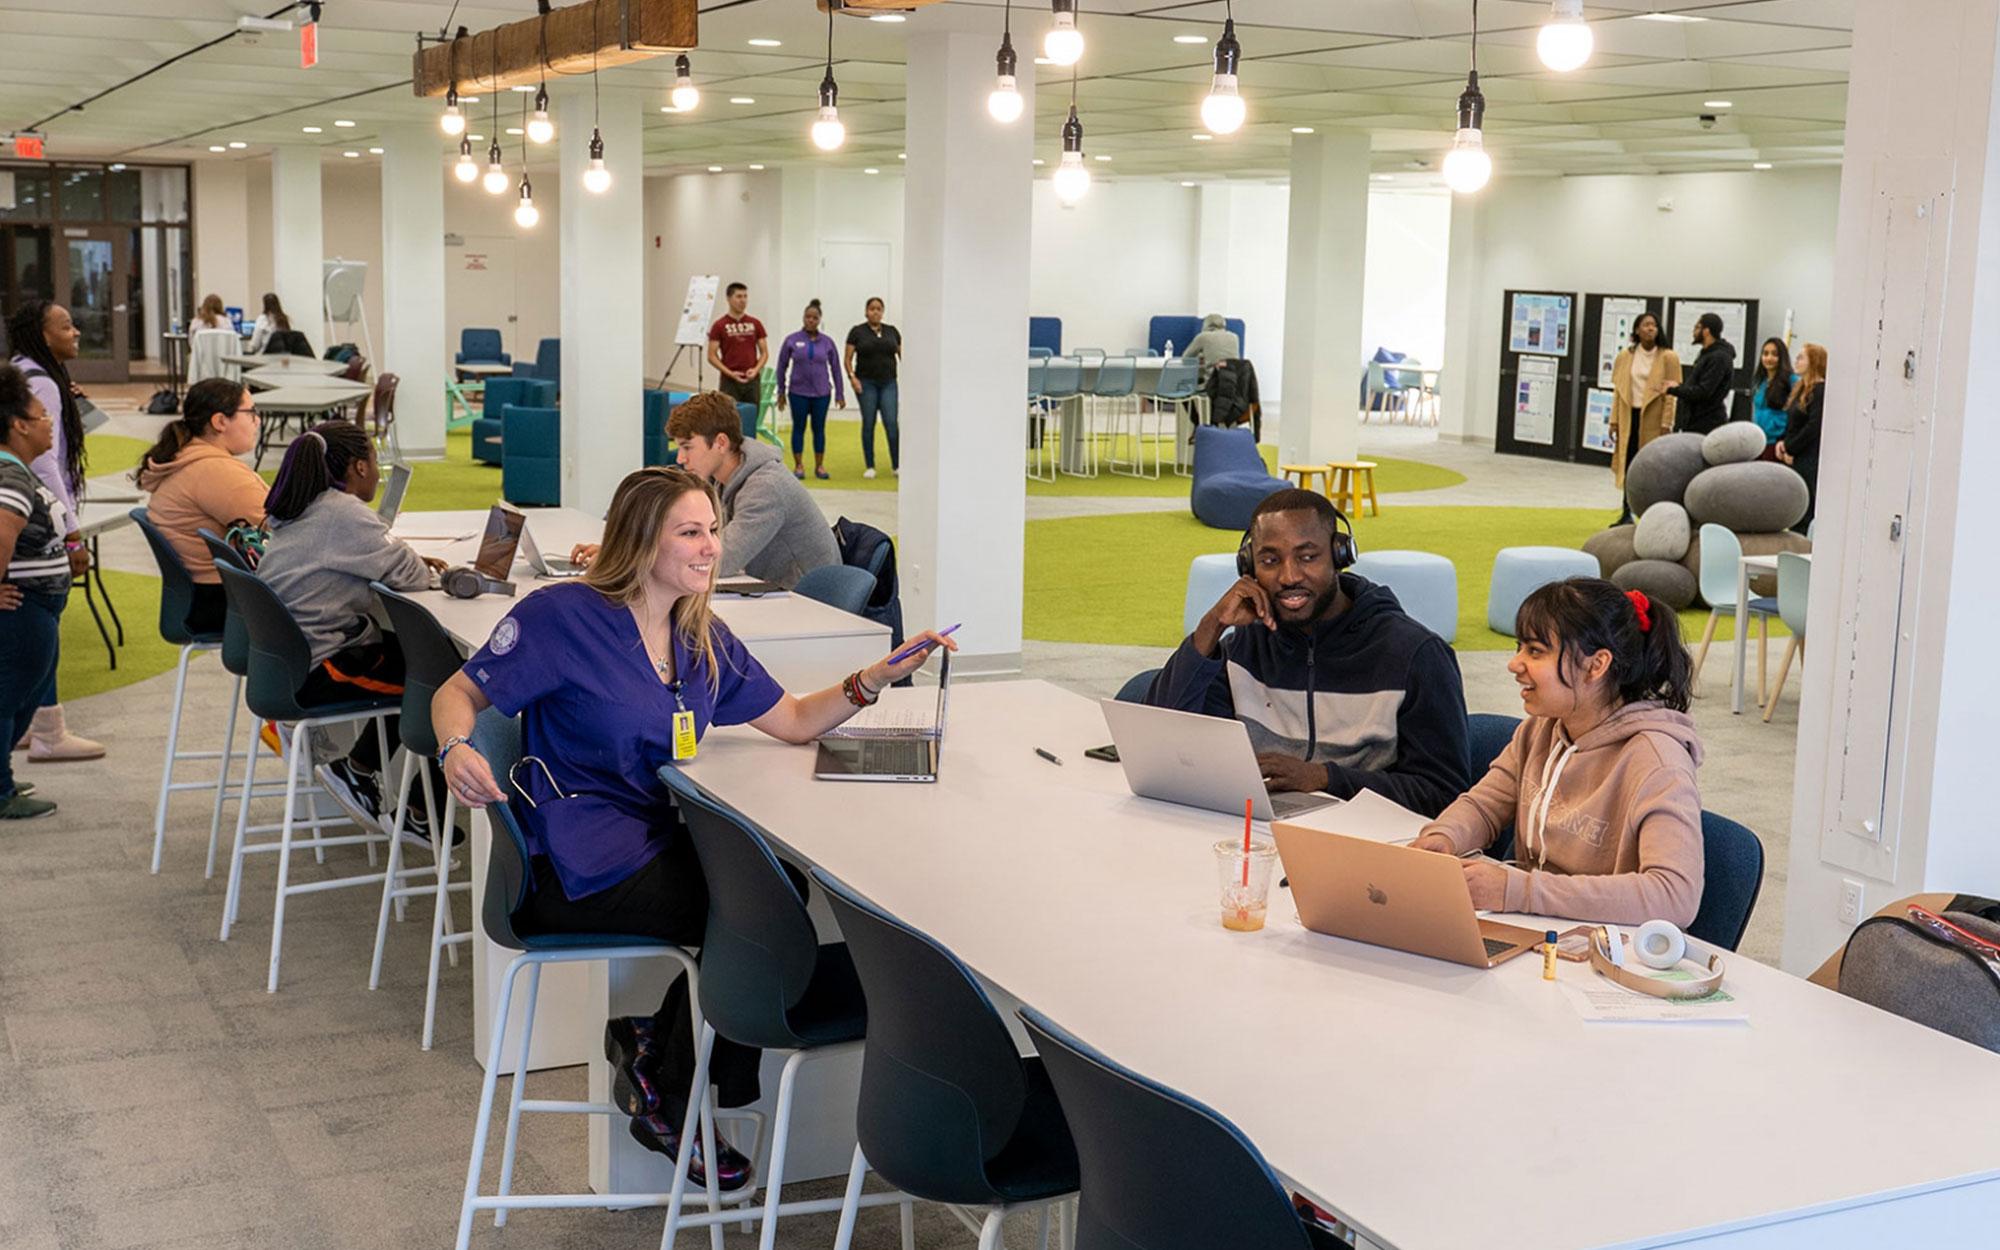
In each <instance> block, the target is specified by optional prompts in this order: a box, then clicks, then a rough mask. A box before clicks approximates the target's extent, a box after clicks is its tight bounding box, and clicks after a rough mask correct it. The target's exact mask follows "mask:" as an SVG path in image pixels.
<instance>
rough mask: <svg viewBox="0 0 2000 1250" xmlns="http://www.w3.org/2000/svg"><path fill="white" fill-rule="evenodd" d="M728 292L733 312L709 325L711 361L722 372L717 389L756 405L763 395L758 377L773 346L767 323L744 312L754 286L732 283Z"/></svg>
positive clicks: (717, 370) (709, 355) (734, 398)
mask: <svg viewBox="0 0 2000 1250" xmlns="http://www.w3.org/2000/svg"><path fill="white" fill-rule="evenodd" d="M726 294H727V295H728V297H729V311H728V312H726V313H724V314H723V315H722V316H720V317H717V318H716V319H715V324H714V325H712V326H710V327H709V328H708V363H709V364H711V365H714V366H715V371H716V372H717V373H719V374H721V375H722V380H721V381H720V382H719V383H718V384H717V388H716V389H718V390H720V391H721V392H722V393H723V394H724V395H727V396H729V398H731V399H733V400H735V401H736V402H737V403H739V404H754V403H756V402H758V398H759V396H758V394H757V380H758V378H759V377H761V376H762V375H763V373H764V362H765V361H767V360H769V359H770V357H771V348H770V345H769V343H768V342H766V340H765V338H764V323H763V322H761V321H759V320H757V319H756V318H755V317H752V316H748V315H746V314H745V313H744V311H743V310H744V309H745V308H747V307H749V306H750V288H749V287H747V286H744V285H743V284H742V283H741V282H732V283H730V284H729V289H728V291H727V292H726Z"/></svg>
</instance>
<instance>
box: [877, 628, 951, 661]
mask: <svg viewBox="0 0 2000 1250" xmlns="http://www.w3.org/2000/svg"><path fill="white" fill-rule="evenodd" d="M963 624H965V622H964V621H960V622H959V623H958V625H963ZM958 625H954V626H952V627H951V628H950V629H942V630H939V631H938V637H940V638H949V637H951V636H952V635H953V634H955V633H957V632H958ZM936 645H937V644H936V643H934V642H932V641H931V640H930V639H928V638H926V639H924V640H923V641H921V642H913V643H911V644H910V645H909V646H907V647H904V648H903V649H902V650H901V651H898V652H897V653H896V654H894V655H892V656H890V657H889V663H891V664H901V663H902V662H903V661H904V660H907V659H909V658H910V657H911V656H913V655H915V654H916V653H917V652H918V651H920V650H922V649H923V648H925V647H935V646H936Z"/></svg>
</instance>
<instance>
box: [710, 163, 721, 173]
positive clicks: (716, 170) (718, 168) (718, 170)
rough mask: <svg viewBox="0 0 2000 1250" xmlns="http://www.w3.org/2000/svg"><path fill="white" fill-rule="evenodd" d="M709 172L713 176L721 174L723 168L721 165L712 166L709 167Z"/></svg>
mask: <svg viewBox="0 0 2000 1250" xmlns="http://www.w3.org/2000/svg"><path fill="white" fill-rule="evenodd" d="M708 172H709V173H711V174H719V173H721V172H722V166H720V165H710V166H709V167H708Z"/></svg>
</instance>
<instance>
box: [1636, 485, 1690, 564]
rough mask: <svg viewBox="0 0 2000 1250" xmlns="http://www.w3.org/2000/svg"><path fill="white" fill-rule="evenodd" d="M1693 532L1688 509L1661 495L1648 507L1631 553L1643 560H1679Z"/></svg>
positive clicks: (1685, 552)
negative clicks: (1658, 500) (1689, 522)
mask: <svg viewBox="0 0 2000 1250" xmlns="http://www.w3.org/2000/svg"><path fill="white" fill-rule="evenodd" d="M1693 536H1694V530H1693V527H1692V526H1690V525H1689V524H1688V513H1687V509H1686V508H1683V507H1681V506H1680V505H1679V504H1677V503H1675V502H1673V501H1672V500H1671V499H1662V500H1661V501H1660V502H1658V503H1656V504H1654V505H1653V506H1652V507H1650V508H1648V509H1646V514H1645V515H1644V516H1642V517H1640V518H1639V524H1638V526H1637V527H1636V528H1635V531H1634V533H1633V535H1632V554H1633V555H1634V556H1636V557H1637V558H1638V559H1641V560H1679V559H1680V558H1681V557H1682V556H1684V555H1686V554H1687V550H1688V542H1689V540H1690V539H1692V538H1693Z"/></svg>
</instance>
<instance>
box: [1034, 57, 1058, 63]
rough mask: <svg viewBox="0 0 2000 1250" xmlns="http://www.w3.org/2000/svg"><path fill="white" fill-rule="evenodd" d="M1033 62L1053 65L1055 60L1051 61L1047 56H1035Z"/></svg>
mask: <svg viewBox="0 0 2000 1250" xmlns="http://www.w3.org/2000/svg"><path fill="white" fill-rule="evenodd" d="M1035 64H1037V65H1054V64H1055V62H1054V61H1051V60H1050V59H1049V58H1047V57H1045V56H1038V57H1036V58H1035Z"/></svg>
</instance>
